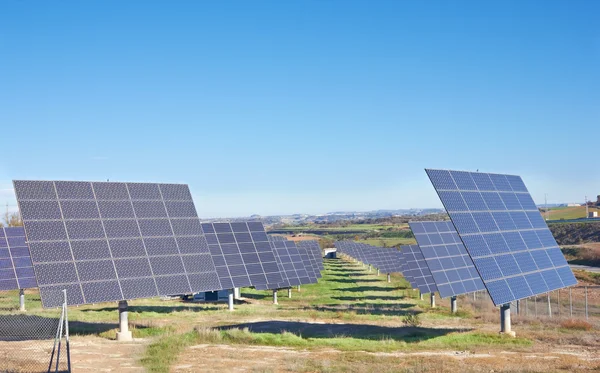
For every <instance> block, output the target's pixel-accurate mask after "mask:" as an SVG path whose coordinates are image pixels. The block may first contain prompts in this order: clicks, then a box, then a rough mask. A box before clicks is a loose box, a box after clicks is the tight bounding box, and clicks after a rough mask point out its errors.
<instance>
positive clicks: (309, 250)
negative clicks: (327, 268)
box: [296, 241, 322, 278]
mask: <svg viewBox="0 0 600 373" xmlns="http://www.w3.org/2000/svg"><path fill="white" fill-rule="evenodd" d="M305 242H309V243H310V242H315V243H316V241H296V247H298V250H306V255H307V257H308V263H309V266H310V269H311V273H313V274H314V275H315V277H316V278H321V277H322V276H321V270H320V268H319V265H318V262H317V258H316V255H315V252H314V250H313V249H314V248H313V246H312V245H311V244H306V243H305ZM317 245H318V243H317ZM305 264H306V263H305Z"/></svg>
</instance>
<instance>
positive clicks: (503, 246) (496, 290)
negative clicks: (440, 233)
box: [425, 169, 577, 306]
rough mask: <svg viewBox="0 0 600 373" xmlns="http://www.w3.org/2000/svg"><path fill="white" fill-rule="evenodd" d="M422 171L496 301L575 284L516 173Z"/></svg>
mask: <svg viewBox="0 0 600 373" xmlns="http://www.w3.org/2000/svg"><path fill="white" fill-rule="evenodd" d="M425 171H426V172H427V176H428V177H429V179H430V180H431V182H432V184H433V186H434V188H435V190H436V192H437V193H438V195H439V197H440V199H441V201H442V203H443V205H444V208H445V209H446V211H447V212H448V215H449V216H450V219H451V220H452V223H453V224H454V226H455V228H456V230H457V232H458V234H459V236H460V238H461V240H462V241H463V243H464V245H465V247H466V249H467V252H468V253H469V255H470V256H471V259H472V260H473V263H474V265H475V268H476V269H477V271H478V272H479V274H480V276H481V278H482V280H483V282H484V284H485V286H486V288H487V290H488V293H489V294H490V297H491V298H492V301H493V302H494V304H495V305H497V306H498V305H502V304H507V303H509V302H511V301H514V300H519V299H524V298H527V297H530V296H532V295H537V294H544V293H547V292H549V291H553V290H557V289H560V288H564V287H568V286H572V285H575V284H577V280H576V279H575V276H574V275H573V272H572V271H571V269H570V268H569V266H568V263H567V262H566V260H565V258H564V256H563V255H562V253H561V252H560V248H559V247H558V244H557V243H556V240H555V239H554V237H553V236H552V233H551V232H550V230H549V229H548V226H547V225H546V222H545V221H544V219H543V218H542V216H541V214H540V212H539V209H538V208H537V206H536V205H535V202H534V201H533V198H531V195H530V194H529V191H528V189H527V187H526V186H525V183H524V182H523V180H522V179H521V177H520V176H516V175H504V174H491V173H479V172H465V171H452V170H439V169H426V170H425ZM517 260H518V261H517ZM521 266H522V267H523V268H521ZM524 284H527V287H524V286H523V285H524Z"/></svg>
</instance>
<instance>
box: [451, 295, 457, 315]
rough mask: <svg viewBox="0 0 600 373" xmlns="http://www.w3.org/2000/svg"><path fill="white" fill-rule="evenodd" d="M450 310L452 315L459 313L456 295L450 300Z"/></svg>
mask: <svg viewBox="0 0 600 373" xmlns="http://www.w3.org/2000/svg"><path fill="white" fill-rule="evenodd" d="M450 310H451V311H452V313H456V312H458V302H457V300H456V295H455V296H453V297H452V298H450Z"/></svg>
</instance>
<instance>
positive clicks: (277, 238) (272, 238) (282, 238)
mask: <svg viewBox="0 0 600 373" xmlns="http://www.w3.org/2000/svg"><path fill="white" fill-rule="evenodd" d="M269 241H287V238H286V237H285V236H279V235H275V234H270V235H269Z"/></svg>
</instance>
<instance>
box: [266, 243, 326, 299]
mask: <svg viewBox="0 0 600 373" xmlns="http://www.w3.org/2000/svg"><path fill="white" fill-rule="evenodd" d="M271 237H272V236H270V237H269V240H270V244H271V247H272V248H273V251H274V252H275V256H276V258H277V259H278V263H279V265H280V267H281V269H282V271H283V274H284V281H283V282H282V283H270V284H267V285H265V286H263V285H260V286H256V288H257V289H259V290H265V289H282V288H286V287H290V286H296V285H304V284H310V283H312V282H314V281H316V279H315V280H311V279H310V278H309V276H308V271H307V269H306V267H305V265H304V261H303V260H302V258H301V256H300V252H299V251H298V248H297V247H296V244H295V243H294V242H293V241H287V240H285V241H283V240H278V239H275V241H273V239H272V238H271Z"/></svg>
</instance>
